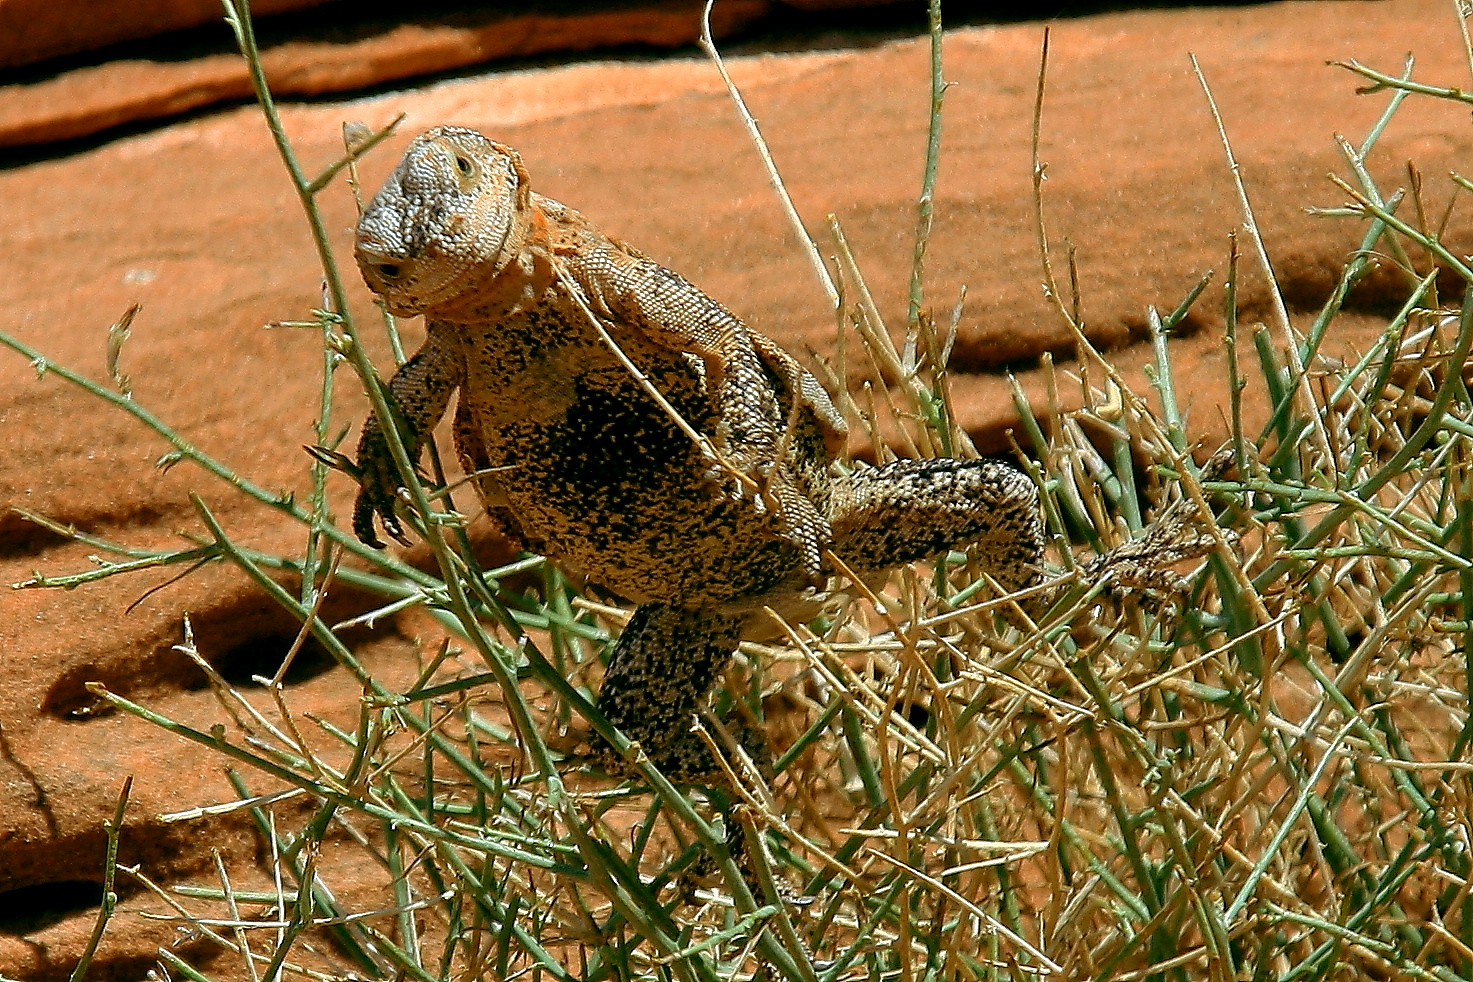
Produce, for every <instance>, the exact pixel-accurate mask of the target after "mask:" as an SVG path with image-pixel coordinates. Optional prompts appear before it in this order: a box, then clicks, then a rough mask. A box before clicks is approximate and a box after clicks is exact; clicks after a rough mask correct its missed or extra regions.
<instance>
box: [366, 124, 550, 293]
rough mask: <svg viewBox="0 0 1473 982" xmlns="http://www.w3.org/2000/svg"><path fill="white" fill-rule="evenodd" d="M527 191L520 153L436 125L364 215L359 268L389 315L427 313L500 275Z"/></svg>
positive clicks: (476, 135) (518, 226) (512, 248)
mask: <svg viewBox="0 0 1473 982" xmlns="http://www.w3.org/2000/svg"><path fill="white" fill-rule="evenodd" d="M530 197H531V189H530V188H529V187H528V185H527V172H526V170H525V168H523V166H522V158H521V156H520V155H518V154H517V152H516V151H515V150H513V149H511V148H510V147H506V146H502V145H501V144H499V143H493V142H492V141H491V140H488V139H486V137H484V136H482V135H481V134H480V133H477V132H476V131H475V130H471V129H465V128H464V127H459V126H439V127H436V128H435V129H432V130H430V131H429V132H428V133H426V134H424V135H423V136H421V137H419V138H418V139H416V140H415V141H414V142H413V143H411V144H410V145H409V149H408V150H406V151H405V152H404V159H403V160H401V161H399V166H398V167H396V168H394V173H393V174H391V175H389V179H388V180H387V181H385V182H384V186H383V188H382V189H381V190H380V191H379V193H378V194H377V195H376V196H375V197H374V199H373V201H372V202H371V203H370V204H369V206H368V208H367V209H365V210H364V212H363V217H362V218H360V219H359V220H358V235H357V242H356V246H355V248H354V255H355V256H356V258H357V260H358V268H359V269H360V270H362V272H363V278H364V280H366V281H367V283H368V286H369V288H370V289H371V290H373V292H375V293H377V294H379V295H380V296H382V297H383V298H384V302H385V303H386V304H387V305H388V307H389V310H390V311H392V312H393V313H395V314H397V315H399V316H401V317H413V316H414V315H416V314H421V313H423V312H424V311H425V310H426V309H427V308H430V307H434V306H436V305H438V304H442V303H445V302H446V301H449V300H453V299H455V298H456V297H458V296H460V295H461V294H462V293H464V292H466V290H468V289H469V288H471V287H472V286H473V285H474V284H475V283H479V282H485V280H486V279H487V278H488V277H489V276H493V275H495V274H496V273H498V272H500V271H501V269H502V268H503V267H504V266H505V265H506V263H507V262H509V261H510V259H511V258H512V254H513V253H514V251H515V250H516V248H517V247H518V246H517V244H516V243H515V242H514V241H512V240H514V239H515V238H516V236H517V235H518V234H519V232H520V229H521V227H522V225H523V223H524V221H525V216H526V214H527V209H528V206H529V203H530Z"/></svg>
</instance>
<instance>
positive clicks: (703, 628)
mask: <svg viewBox="0 0 1473 982" xmlns="http://www.w3.org/2000/svg"><path fill="white" fill-rule="evenodd" d="M741 623H742V622H741V619H740V618H737V617H730V616H727V615H724V614H720V613H717V612H715V611H711V610H688V609H685V608H682V607H672V606H667V605H665V604H653V603H650V604H641V605H640V607H639V608H638V609H637V610H635V612H634V616H633V617H632V618H631V619H630V621H629V624H628V626H627V627H625V628H624V633H623V634H622V635H621V636H620V637H619V641H618V644H617V645H616V646H615V648H614V654H613V657H612V659H610V661H609V670H608V672H607V673H606V674H605V675H604V680H603V687H602V688H601V689H600V690H599V695H598V710H599V712H601V713H603V715H604V718H605V719H607V720H608V721H609V722H610V723H612V724H613V725H614V726H616V727H618V728H619V730H620V731H622V732H623V734H624V735H625V736H627V737H628V738H629V739H631V740H634V741H637V742H638V743H639V745H640V746H641V747H642V748H643V749H644V751H645V753H647V754H648V755H649V757H650V759H651V760H652V761H654V763H655V765H656V766H657V767H659V768H660V770H661V771H663V772H664V774H665V776H666V777H668V778H669V779H670V780H671V781H673V782H675V783H677V784H706V785H718V786H719V785H725V784H727V781H726V778H725V776H724V775H725V772H724V771H723V770H722V768H721V767H720V765H719V764H718V763H717V762H716V760H715V759H714V758H713V757H712V756H711V751H710V748H709V747H707V745H706V743H705V742H704V741H703V740H702V739H701V738H700V737H699V736H698V735H697V734H695V733H692V732H691V724H692V723H693V722H694V721H695V715H696V712H697V711H698V710H699V709H700V708H701V705H702V703H703V702H704V701H705V698H706V693H707V692H709V691H710V689H711V686H712V685H713V684H715V681H716V677H717V675H718V674H719V673H720V672H721V670H722V669H724V668H725V667H726V663H727V662H728V661H730V660H731V656H732V654H733V653H734V652H735V651H736V647H737V642H738V640H739V639H740V634H741ZM749 739H751V738H750V737H747V736H746V735H745V734H744V738H743V743H746V742H747V741H748V740H749ZM764 756H765V754H764ZM598 757H599V762H600V764H602V765H603V766H604V768H605V769H606V770H608V771H609V772H610V773H614V774H624V775H630V776H633V775H632V769H631V768H630V766H629V765H628V764H627V763H626V762H625V760H624V758H623V756H622V755H620V754H619V753H618V752H617V751H615V750H614V749H613V748H612V747H608V746H605V747H603V748H601V749H600V751H599V752H598ZM761 763H763V761H759V764H761Z"/></svg>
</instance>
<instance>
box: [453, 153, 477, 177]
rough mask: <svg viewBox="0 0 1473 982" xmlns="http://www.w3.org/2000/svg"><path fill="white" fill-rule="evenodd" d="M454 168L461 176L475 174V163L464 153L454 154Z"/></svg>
mask: <svg viewBox="0 0 1473 982" xmlns="http://www.w3.org/2000/svg"><path fill="white" fill-rule="evenodd" d="M455 169H456V171H457V172H459V174H460V176H461V177H474V176H475V174H476V165H475V164H474V163H472V162H471V159H470V158H469V157H467V156H465V154H460V153H458V154H456V155H455Z"/></svg>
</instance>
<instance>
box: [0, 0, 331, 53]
mask: <svg viewBox="0 0 1473 982" xmlns="http://www.w3.org/2000/svg"><path fill="white" fill-rule="evenodd" d="M321 2H322V0H253V2H252V4H251V8H252V9H253V10H254V11H255V13H256V16H257V17H264V16H267V15H269V14H275V13H281V12H283V11H287V10H301V9H303V8H306V7H315V6H317V5H318V4H319V3H321ZM220 18H221V7H220V3H219V0H130V2H128V3H117V2H116V0H69V2H68V3H64V4H59V3H54V2H50V0H0V68H10V67H13V66H15V65H30V64H34V63H36V62H38V61H45V60H46V59H48V58H55V57H57V56H58V55H70V54H76V53H77V52H79V51H92V50H94V49H96V48H101V47H105V46H107V45H109V44H116V43H117V42H119V41H133V40H136V39H138V38H146V37H152V36H153V35H155V34H163V33H166V32H168V31H178V30H182V29H184V28H187V27H198V26H200V25H201V24H210V23H218V22H219V21H220Z"/></svg>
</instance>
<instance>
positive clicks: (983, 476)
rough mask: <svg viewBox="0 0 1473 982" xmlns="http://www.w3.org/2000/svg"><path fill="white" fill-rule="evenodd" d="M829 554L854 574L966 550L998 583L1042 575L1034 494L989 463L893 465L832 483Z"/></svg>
mask: <svg viewBox="0 0 1473 982" xmlns="http://www.w3.org/2000/svg"><path fill="white" fill-rule="evenodd" d="M831 520H832V525H833V530H834V544H833V550H834V553H835V554H836V555H837V556H838V557H839V558H840V559H842V560H843V561H844V562H845V563H846V564H847V565H848V566H849V567H850V568H851V569H853V570H854V571H855V572H856V573H859V574H861V575H862V574H865V573H871V572H878V571H881V570H884V569H888V568H889V567H891V566H896V565H899V564H901V563H908V562H913V561H916V560H920V559H928V558H930V557H932V556H937V555H940V554H941V553H943V552H946V551H947V550H948V549H953V548H961V547H964V546H974V547H975V549H976V552H977V554H978V557H979V558H980V560H981V561H982V564H983V566H984V567H985V568H986V569H987V571H988V572H989V573H990V574H992V576H993V577H994V578H995V579H996V580H997V581H998V582H999V583H1000V584H1002V586H1003V587H1004V588H1006V589H1008V590H1018V589H1022V588H1023V587H1027V586H1032V585H1033V584H1035V583H1037V582H1039V581H1040V580H1041V579H1042V576H1043V551H1044V538H1043V522H1042V519H1041V518H1040V516H1039V509H1038V489H1037V488H1035V487H1034V486H1033V482H1032V481H1030V480H1029V479H1028V477H1027V475H1025V474H1023V473H1022V472H1021V471H1019V470H1018V469H1016V468H1014V467H1011V466H1009V465H1008V464H1004V463H1000V462H998V461H992V460H953V459H950V458H944V457H943V458H936V459H931V460H896V461H892V462H891V463H888V464H884V465H882V466H880V467H867V468H861V469H859V470H856V471H854V472H853V473H852V474H850V475H849V476H848V477H847V478H845V479H842V480H839V481H837V482H835V487H834V499H833V515H832V519H831Z"/></svg>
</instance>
